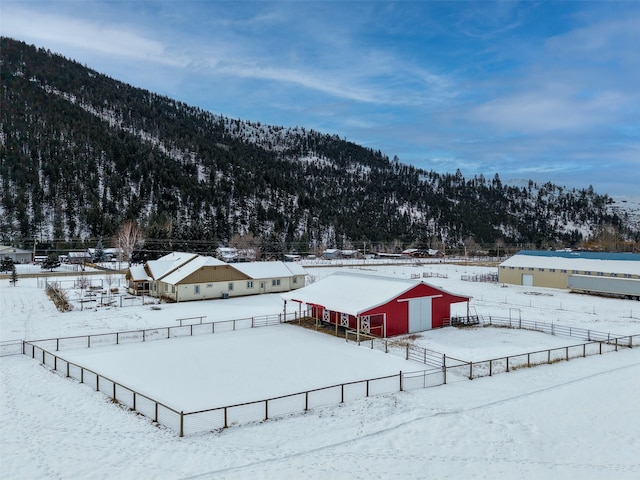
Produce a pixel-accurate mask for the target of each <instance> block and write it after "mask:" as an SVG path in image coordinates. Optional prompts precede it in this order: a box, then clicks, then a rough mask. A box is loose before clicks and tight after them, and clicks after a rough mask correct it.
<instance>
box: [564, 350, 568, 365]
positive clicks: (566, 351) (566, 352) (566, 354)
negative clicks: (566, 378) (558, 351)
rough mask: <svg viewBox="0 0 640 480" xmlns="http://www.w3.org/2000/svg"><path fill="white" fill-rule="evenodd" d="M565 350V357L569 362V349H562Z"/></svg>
mask: <svg viewBox="0 0 640 480" xmlns="http://www.w3.org/2000/svg"><path fill="white" fill-rule="evenodd" d="M564 350H565V356H566V358H567V362H568V361H569V347H564Z"/></svg>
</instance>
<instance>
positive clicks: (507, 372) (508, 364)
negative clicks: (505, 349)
mask: <svg viewBox="0 0 640 480" xmlns="http://www.w3.org/2000/svg"><path fill="white" fill-rule="evenodd" d="M507 373H509V357H507Z"/></svg>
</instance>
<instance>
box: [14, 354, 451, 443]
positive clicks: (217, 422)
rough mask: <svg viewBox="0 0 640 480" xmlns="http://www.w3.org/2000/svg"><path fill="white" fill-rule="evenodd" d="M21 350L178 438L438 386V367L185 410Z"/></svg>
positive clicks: (72, 365) (79, 368) (52, 356)
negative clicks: (219, 405) (162, 427)
mask: <svg viewBox="0 0 640 480" xmlns="http://www.w3.org/2000/svg"><path fill="white" fill-rule="evenodd" d="M22 353H24V354H25V355H28V356H30V357H31V358H33V359H35V360H37V361H39V362H40V363H42V364H43V365H45V366H47V367H48V368H50V369H51V370H52V371H54V372H56V373H58V374H59V375H62V376H64V377H66V378H73V379H75V380H77V381H78V382H80V383H83V384H85V385H87V386H89V387H91V388H93V389H94V390H95V391H97V392H101V393H103V394H104V395H106V396H107V397H109V398H111V399H112V400H113V401H116V402H118V403H120V404H122V405H124V406H126V407H128V408H130V409H131V410H133V411H136V412H138V413H140V414H142V415H144V416H145V417H147V418H149V419H150V420H151V421H153V422H155V423H157V424H160V425H163V426H165V427H168V428H170V429H171V430H173V431H175V432H176V433H178V435H179V436H180V437H183V436H185V435H192V434H196V433H203V432H209V431H213V430H217V429H222V428H227V427H230V426H234V425H239V424H242V423H250V422H261V421H265V420H268V419H270V418H274V417H278V416H284V415H290V414H295V413H300V412H304V411H307V410H310V409H313V408H316V407H320V406H325V405H335V404H339V403H344V402H348V401H353V400H356V399H360V398H367V397H370V396H374V395H382V394H387V393H395V392H398V391H403V390H414V389H419V388H428V387H432V386H438V385H442V384H443V383H444V380H445V375H444V373H443V372H442V371H433V370H431V371H429V370H425V371H417V372H409V373H403V372H402V371H400V372H399V373H398V374H394V375H387V376H382V377H376V378H369V379H364V380H356V381H353V382H346V383H340V384H336V385H330V386H327V387H320V388H316V389H311V390H306V391H303V392H297V393H292V394H287V395H281V396H278V397H272V398H268V399H264V400H258V401H252V402H246V403H240V404H235V405H228V406H223V407H215V408H211V409H206V410H199V411H195V412H185V411H183V410H179V409H178V408H175V407H171V406H169V405H166V404H165V403H162V402H161V401H159V400H157V399H154V398H151V397H149V396H148V395H144V394H142V393H140V392H138V391H136V390H135V389H133V388H131V387H128V386H126V385H123V384H122V383H120V382H117V381H115V380H113V379H111V378H109V377H106V376H104V375H101V374H100V373H98V372H96V371H94V370H91V369H89V368H86V367H84V366H82V365H79V364H77V363H73V362H70V361H68V360H65V359H64V358H63V357H61V356H60V355H57V354H56V353H54V352H50V351H48V350H46V349H45V348H43V347H42V346H41V345H36V344H34V343H30V342H22Z"/></svg>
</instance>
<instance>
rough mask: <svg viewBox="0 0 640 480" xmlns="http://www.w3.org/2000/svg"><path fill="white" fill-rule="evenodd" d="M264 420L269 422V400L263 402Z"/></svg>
mask: <svg viewBox="0 0 640 480" xmlns="http://www.w3.org/2000/svg"><path fill="white" fill-rule="evenodd" d="M264 419H265V420H269V400H265V401H264Z"/></svg>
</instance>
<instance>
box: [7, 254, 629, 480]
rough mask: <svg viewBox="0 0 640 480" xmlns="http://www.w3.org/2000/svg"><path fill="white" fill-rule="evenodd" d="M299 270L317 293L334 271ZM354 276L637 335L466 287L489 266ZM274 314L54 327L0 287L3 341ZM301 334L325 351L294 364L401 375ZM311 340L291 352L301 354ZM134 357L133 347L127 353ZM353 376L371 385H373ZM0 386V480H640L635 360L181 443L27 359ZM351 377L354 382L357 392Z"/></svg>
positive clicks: (239, 307)
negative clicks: (330, 361)
mask: <svg viewBox="0 0 640 480" xmlns="http://www.w3.org/2000/svg"><path fill="white" fill-rule="evenodd" d="M308 268H309V270H310V273H311V274H312V275H313V276H314V277H315V278H316V279H319V278H322V277H324V276H325V275H328V274H330V273H332V271H335V270H336V269H338V268H339V267H322V268H313V267H308ZM353 271H356V272H357V271H362V272H363V273H379V274H384V275H390V276H397V277H402V278H410V276H411V275H412V274H414V275H415V274H420V275H422V274H423V273H425V272H427V273H428V274H438V275H441V276H444V275H446V276H447V278H426V279H425V280H426V281H428V282H430V283H432V284H434V285H436V286H439V287H442V288H445V289H447V290H449V291H451V292H454V293H462V294H468V295H471V296H473V297H474V299H473V300H472V302H471V305H472V309H473V311H474V312H476V313H478V314H480V315H494V316H502V317H512V318H522V319H527V320H537V321H544V322H551V321H553V322H554V323H557V324H563V325H573V326H580V327H584V328H591V329H593V330H598V331H604V332H612V333H620V334H636V333H640V302H633V301H625V300H616V299H602V298H596V297H588V296H582V295H572V294H569V293H567V292H563V291H558V290H552V289H540V288H532V287H516V286H508V287H503V286H501V285H497V284H483V283H470V282H463V281H461V280H460V276H461V275H463V274H467V275H468V274H474V273H482V272H486V271H489V269H487V268H485V267H472V266H459V265H450V264H446V263H435V264H430V265H420V266H411V265H405V266H393V265H387V266H384V267H377V266H374V265H367V266H365V267H353ZM282 308H283V305H282V302H281V301H280V299H279V297H278V296H277V295H264V296H259V297H249V298H244V299H242V298H239V299H228V300H214V301H208V302H193V303H189V304H177V305H176V304H173V305H167V304H163V305H161V306H160V310H155V309H152V308H151V306H149V305H145V306H135V307H125V308H115V307H100V308H93V309H88V310H84V311H79V310H76V311H72V312H68V313H59V312H57V311H56V309H55V307H54V306H53V304H52V303H51V301H50V300H49V299H48V298H47V297H46V295H45V293H44V290H43V289H42V288H41V287H38V282H37V280H36V279H27V278H20V279H19V281H18V284H17V285H16V286H15V287H13V286H10V285H9V282H8V280H0V315H1V319H2V320H1V322H0V341H5V340H12V339H36V338H48V337H56V336H68V335H78V334H88V333H102V332H111V331H117V330H131V329H140V328H149V327H157V326H168V325H176V324H177V322H176V319H178V318H184V317H197V316H206V317H207V321H217V320H228V319H234V318H246V317H251V316H259V315H267V314H275V313H279V312H281V311H282ZM457 308H466V307H464V306H458V307H457ZM454 313H456V312H454ZM458 313H464V312H462V311H461V312H458ZM283 329H284V330H283ZM286 329H289V330H291V331H292V332H293V331H296V330H295V327H291V326H284V325H283V326H276V327H264V328H261V329H256V330H241V331H237V332H229V333H223V334H215V335H211V336H206V340H205V337H194V338H185V339H171V340H166V341H158V342H153V343H155V344H156V345H160V344H164V345H166V346H167V348H174V347H172V345H173V346H177V345H178V344H179V343H180V342H188V341H193V340H195V341H196V342H195V343H191V344H190V345H194V349H195V345H196V344H197V343H203V344H206V343H208V342H210V341H213V342H214V344H216V343H215V342H222V343H218V344H217V346H216V347H215V349H216V350H220V351H219V354H221V355H222V356H223V357H224V355H225V349H226V348H230V349H231V350H226V352H227V353H226V355H227V358H231V356H232V354H233V353H232V352H233V351H234V350H233V349H234V343H235V342H239V343H237V345H239V344H242V343H244V345H248V346H251V345H258V344H260V343H263V342H262V341H261V340H260V339H259V338H257V337H260V336H261V335H267V336H270V335H274V334H276V332H281V331H286ZM278 334H279V333H278ZM298 334H299V335H302V336H303V337H305V336H308V335H318V337H322V339H321V340H320V339H318V341H315V340H313V341H310V342H309V343H307V344H305V346H306V347H307V351H306V352H299V351H296V352H295V355H294V356H295V357H296V358H309V359H311V358H315V360H313V361H314V362H318V361H319V360H317V359H318V358H320V359H322V358H326V357H327V356H332V357H336V358H339V355H346V356H345V357H344V358H346V359H347V360H345V361H347V362H351V363H352V364H357V363H358V362H361V361H362V359H367V358H371V357H370V355H374V356H375V357H376V358H382V359H383V360H384V359H387V360H386V361H388V362H389V368H390V369H391V370H394V371H395V369H396V368H397V366H396V365H394V364H393V362H396V361H401V359H399V358H398V357H394V356H392V355H391V354H389V355H384V354H382V353H380V352H371V351H370V350H368V349H367V348H365V347H356V346H354V345H353V344H346V343H345V342H344V340H335V339H332V338H331V337H328V336H322V335H321V334H316V333H315V332H310V331H299V332H298V333H296V334H292V335H294V336H296V337H297V336H298ZM253 337H256V338H255V339H252V338H253ZM225 338H229V342H228V343H227V342H225ZM292 338H293V337H292ZM304 341H305V340H304V339H296V341H295V343H296V346H297V347H298V346H299V345H300V343H302V342H304ZM334 342H335V343H334ZM423 342H424V343H423ZM558 342H559V343H565V344H572V343H575V342H573V341H572V339H569V340H568V343H566V342H567V340H566V339H562V338H559V337H549V336H546V335H544V334H539V333H534V332H518V331H514V330H506V329H471V330H467V329H465V330H458V329H453V328H448V329H442V330H435V331H432V332H429V333H425V334H423V335H422V336H421V338H420V339H419V343H421V344H424V346H428V348H434V349H436V350H444V351H445V352H446V349H449V350H450V351H451V352H453V351H456V352H457V353H458V355H459V356H461V357H462V358H470V357H473V358H479V359H486V358H489V357H498V356H501V355H505V354H507V353H510V354H513V353H518V352H519V351H523V352H525V351H528V350H531V349H534V350H535V349H539V348H540V347H543V348H545V346H546V348H549V347H555V346H556V345H558ZM225 344H226V345H225ZM137 346H140V345H137ZM120 347H122V346H120ZM110 348H112V347H100V348H97V349H95V352H99V351H100V350H101V349H110ZM116 348H118V347H116ZM129 348H133V345H127V346H126V348H125V349H123V350H122V351H123V352H124V351H125V350H126V349H129ZM237 348H239V347H237ZM237 348H235V350H237ZM280 348H285V347H280ZM335 349H337V350H335ZM521 349H522V350H521ZM103 351H104V352H107V350H103ZM74 352H77V354H79V355H82V354H85V353H83V352H88V351H87V350H76V351H74ZM338 352H340V353H338ZM345 352H346V353H345ZM165 355H169V354H165ZM196 356H197V355H196ZM265 356H266V357H267V358H265ZM454 356H456V355H454ZM271 357H272V356H271V355H269V354H268V353H267V354H265V353H264V351H262V350H260V349H255V350H251V349H248V351H247V352H245V355H242V356H240V357H235V358H234V362H233V363H234V365H233V368H234V369H235V368H237V367H243V368H244V369H245V370H246V369H248V370H251V367H252V366H255V365H257V364H268V363H269V362H270V360H271ZM274 357H275V355H274ZM473 358H470V359H473ZM320 361H321V360H320ZM364 361H365V362H366V360H364ZM194 362H200V361H199V360H197V359H196V360H194ZM285 362H286V363H287V364H288V365H287V367H286V368H288V369H292V371H299V372H300V371H302V372H303V371H304V365H291V363H292V360H289V361H286V360H285ZM200 366H201V365H200ZM279 368H284V367H279ZM385 368H386V367H385ZM165 370H168V368H166V367H165ZM255 370H256V371H257V370H258V369H257V368H256V369H255ZM330 371H331V370H328V369H326V370H321V372H322V373H318V371H316V370H311V369H310V370H309V377H310V378H313V379H315V380H317V381H318V382H319V383H322V382H323V381H326V382H327V385H329V384H334V383H338V382H339V381H344V378H342V377H337V376H336V377H335V378H336V381H329V380H331V379H332V378H333V377H332V376H331V375H330V374H329V373H328V372H330ZM358 373H359V372H357V371H356V372H355V373H354V375H356V374H358ZM362 373H366V374H364V375H363V376H364V377H367V376H369V375H371V374H372V373H375V371H369V370H367V372H362ZM0 375H1V378H0V415H1V417H0V464H1V465H2V467H1V470H0V477H1V478H21V479H31V478H33V479H39V478H48V479H49V478H51V479H55V478H61V479H62V478H64V479H67V478H73V479H84V478H91V479H94V478H123V479H128V478H132V479H133V478H136V479H137V478H154V479H155V478H158V479H187V478H200V479H214V478H225V479H228V478H251V479H253V478H319V479H320V478H327V477H332V478H335V479H355V478H363V479H370V478H384V479H389V478H402V479H406V478H438V479H440V478H450V479H456V478H465V479H466V478H491V479H496V478H501V479H503V478H507V479H510V478H514V479H516V478H517V479H538V478H564V479H573V478H575V479H602V478H614V477H615V478H617V479H632V478H633V479H635V478H638V477H640V455H638V451H640V402H638V398H640V349H633V350H628V349H625V350H621V351H619V352H616V353H608V354H606V355H602V356H593V357H587V358H585V359H576V360H571V361H569V362H561V363H556V364H553V365H545V366H540V367H536V368H531V369H519V370H516V371H513V372H510V373H504V374H500V375H495V376H493V377H483V378H477V379H474V380H473V381H457V382H453V383H450V384H448V385H446V386H441V387H435V388H430V389H426V390H413V391H410V392H402V393H394V394H387V395H382V396H376V397H370V398H367V399H362V400H356V401H352V402H347V403H345V404H341V405H334V406H327V407H318V408H314V409H312V410H311V411H309V412H307V413H306V414H294V415H291V416H287V417H284V418H275V419H271V420H269V421H267V422H263V423H256V424H249V425H242V426H237V427H233V428H229V429H226V430H221V431H216V432H213V433H207V434H202V435H194V436H187V437H185V438H179V437H178V436H177V435H176V434H175V432H173V431H172V430H169V429H165V428H162V427H161V428H158V427H155V426H153V424H152V423H151V422H150V421H149V420H148V419H146V418H145V417H141V416H138V415H135V414H132V413H130V412H128V411H127V410H126V409H125V408H123V407H121V406H119V405H116V404H114V403H112V402H111V401H110V400H109V399H108V398H107V397H105V396H104V395H103V394H102V393H97V392H94V391H93V390H91V389H90V388H88V387H86V386H83V385H80V384H78V383H77V382H75V381H72V380H68V379H64V378H62V377H60V376H59V375H56V374H53V373H51V372H50V371H49V370H47V369H46V368H44V367H42V366H40V365H39V364H38V362H36V361H33V360H31V359H29V358H26V357H23V356H19V355H17V356H6V357H0ZM229 378H231V377H229ZM257 378H258V380H256V379H255V378H254V379H252V380H250V381H251V382H253V383H254V384H256V383H257V385H256V387H255V391H253V392H251V394H255V395H258V396H259V395H260V392H261V391H262V390H265V391H267V390H268V388H271V385H273V384H275V383H280V384H281V385H280V386H284V387H285V390H286V389H289V387H290V389H291V393H293V392H297V391H300V390H304V389H305V388H307V387H308V385H307V384H304V381H307V380H306V379H305V380H304V381H303V380H301V379H300V378H296V377H294V378H287V379H274V378H270V377H266V376H264V375H262V376H258V377H257ZM360 378H362V377H361V376H360V375H357V378H354V380H357V379H360ZM162 381H164V379H163V380H160V382H159V383H161V382H162ZM229 381H230V382H232V381H231V380H229ZM169 383H170V382H167V384H169ZM235 386H237V389H238V390H237V391H240V390H242V389H245V388H246V385H244V384H241V382H238V384H237V385H235ZM160 388H162V387H160ZM169 390H171V389H169ZM169 393H171V394H176V392H169ZM177 395H178V396H179V393H177ZM266 396H268V395H266Z"/></svg>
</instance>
